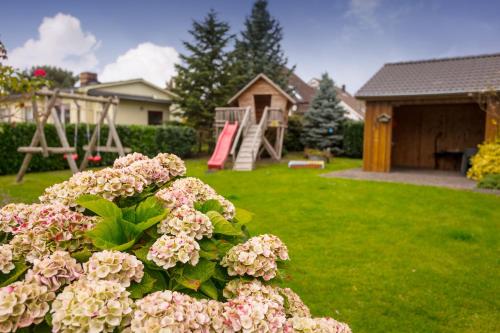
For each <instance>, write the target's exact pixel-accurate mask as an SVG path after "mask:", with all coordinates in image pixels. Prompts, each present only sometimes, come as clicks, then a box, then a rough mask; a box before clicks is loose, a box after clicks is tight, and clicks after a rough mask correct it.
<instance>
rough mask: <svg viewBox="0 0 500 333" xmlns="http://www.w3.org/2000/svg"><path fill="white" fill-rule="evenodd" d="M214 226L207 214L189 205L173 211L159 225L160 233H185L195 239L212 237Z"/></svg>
mask: <svg viewBox="0 0 500 333" xmlns="http://www.w3.org/2000/svg"><path fill="white" fill-rule="evenodd" d="M213 229H214V228H213V225H212V222H210V219H209V218H208V216H206V215H205V214H203V213H201V212H199V211H197V210H196V209H194V208H191V207H189V206H187V205H184V206H181V207H179V208H175V209H173V210H172V211H171V212H170V214H169V215H168V216H167V218H166V219H165V220H163V221H161V222H160V224H158V233H160V234H170V235H174V236H176V235H179V234H181V233H185V234H187V235H188V236H190V237H194V238H195V239H198V240H200V239H202V238H203V237H208V238H211V237H212V232H213Z"/></svg>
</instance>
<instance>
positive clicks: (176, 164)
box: [155, 153, 186, 177]
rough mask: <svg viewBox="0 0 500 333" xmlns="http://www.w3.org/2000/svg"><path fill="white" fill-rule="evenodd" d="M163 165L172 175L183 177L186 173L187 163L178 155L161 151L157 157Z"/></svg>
mask: <svg viewBox="0 0 500 333" xmlns="http://www.w3.org/2000/svg"><path fill="white" fill-rule="evenodd" d="M155 159H156V160H158V162H160V164H161V166H163V167H164V168H165V169H167V170H168V172H169V173H170V176H171V177H181V176H185V175H186V164H184V161H183V160H181V159H180V158H179V157H178V156H177V155H174V154H167V153H159V154H158V155H156V157H155Z"/></svg>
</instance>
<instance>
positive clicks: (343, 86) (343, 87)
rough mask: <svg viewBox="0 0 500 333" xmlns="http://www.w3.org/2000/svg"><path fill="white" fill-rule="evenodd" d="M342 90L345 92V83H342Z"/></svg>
mask: <svg viewBox="0 0 500 333" xmlns="http://www.w3.org/2000/svg"><path fill="white" fill-rule="evenodd" d="M342 92H345V84H343V85H342Z"/></svg>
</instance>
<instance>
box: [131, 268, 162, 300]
mask: <svg viewBox="0 0 500 333" xmlns="http://www.w3.org/2000/svg"><path fill="white" fill-rule="evenodd" d="M155 283H156V279H154V278H153V277H152V276H151V275H149V273H147V272H144V276H143V277H142V280H141V282H139V283H132V284H131V285H130V287H128V288H127V290H128V291H129V292H130V297H131V298H133V299H137V298H142V297H143V296H144V295H145V294H147V293H149V292H150V291H151V290H153V287H154V285H155Z"/></svg>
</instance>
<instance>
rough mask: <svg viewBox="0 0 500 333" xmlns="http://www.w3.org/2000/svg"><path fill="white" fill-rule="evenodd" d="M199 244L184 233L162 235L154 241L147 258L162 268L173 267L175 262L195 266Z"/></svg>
mask: <svg viewBox="0 0 500 333" xmlns="http://www.w3.org/2000/svg"><path fill="white" fill-rule="evenodd" d="M199 251H200V245H199V244H198V243H197V242H196V241H195V239H194V238H193V237H189V236H188V235H186V234H179V235H177V236H169V235H163V236H161V237H160V238H158V239H157V240H156V242H154V244H153V245H152V246H151V248H150V249H149V252H148V256H147V259H148V260H152V261H153V262H154V263H155V264H157V265H158V266H160V267H163V268H164V269H169V268H171V267H174V266H175V265H176V264H177V262H182V263H188V262H189V264H191V265H192V266H195V265H196V264H197V263H198V261H199V259H200V254H199Z"/></svg>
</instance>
